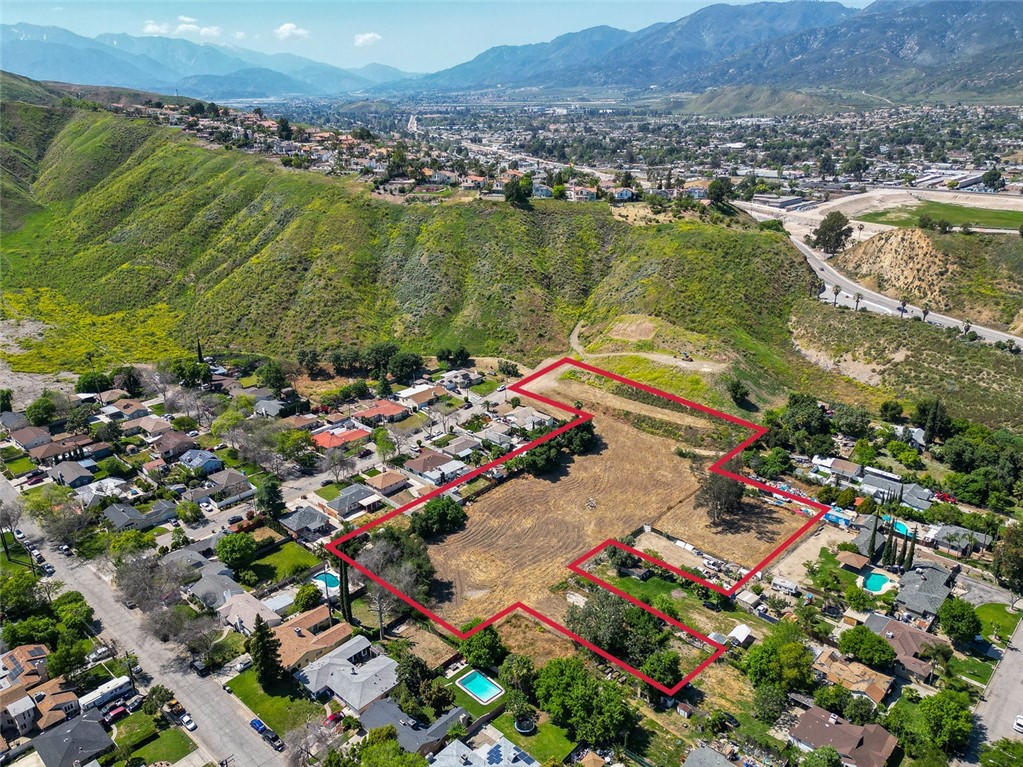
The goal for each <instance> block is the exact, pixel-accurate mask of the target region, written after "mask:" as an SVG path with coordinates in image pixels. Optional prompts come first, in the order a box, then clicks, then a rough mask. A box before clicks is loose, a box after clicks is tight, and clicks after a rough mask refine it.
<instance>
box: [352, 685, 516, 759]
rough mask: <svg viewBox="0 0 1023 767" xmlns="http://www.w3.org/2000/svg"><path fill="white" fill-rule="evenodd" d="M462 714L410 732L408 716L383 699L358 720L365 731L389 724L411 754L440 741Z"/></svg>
mask: <svg viewBox="0 0 1023 767" xmlns="http://www.w3.org/2000/svg"><path fill="white" fill-rule="evenodd" d="M463 714H465V709H463V708H459V707H457V706H456V707H455V708H453V709H451V710H450V711H448V712H447V713H446V714H442V715H441V716H440V717H438V718H437V721H435V722H434V723H433V724H431V725H430V726H429V727H417V728H415V729H413V728H412V726H411V725H410V724H409V722H410V717H409V715H408V714H406V713H405V712H404V711H402V710H401V709H400V708H399V707H398V704H397V703H395V702H394V701H393V700H391V699H390V698H384V699H383V700H378V701H377V702H376V703H374V704H373V705H372V706H370V707H369V708H367V709H366V710H365V711H364V712H363V714H362V716H360V717H359V719H360V720H361V721H362V726H363V727H364V728H365V729H366V730H375V729H377V728H378V727H386V726H387V725H389V724H393V725H394V729H395V730H397V731H398V745H399V746H401V747H402V748H403V749H405V750H406V751H410V752H411V753H413V754H414V753H418V752H419V751H420V750H421V749H423V747H424V746H428V745H430V744H433V743H437V742H438V741H440V740H441V739H442V738H443V737H444V736H445V735H447V733H448V730H450V729H451V727H452V725H454V724H455V723H456V722H457V721H459V719H460V718H461V716H462V715H463ZM520 763H521V764H535V763H536V762H532V761H530V762H526V761H523V762H520ZM490 764H492V765H501V764H503V762H502V761H494V762H491V763H490Z"/></svg>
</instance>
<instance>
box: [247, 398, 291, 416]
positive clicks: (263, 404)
mask: <svg viewBox="0 0 1023 767" xmlns="http://www.w3.org/2000/svg"><path fill="white" fill-rule="evenodd" d="M287 407H288V405H287V403H285V402H282V401H281V400H279V399H274V398H269V399H261V400H260V401H259V402H257V403H256V404H255V405H254V406H253V408H252V412H253V413H255V414H256V415H261V416H263V417H264V418H280V417H281V414H282V413H283V412H284V411H285V410H286V409H287Z"/></svg>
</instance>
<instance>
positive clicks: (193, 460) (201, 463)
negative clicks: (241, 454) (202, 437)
mask: <svg viewBox="0 0 1023 767" xmlns="http://www.w3.org/2000/svg"><path fill="white" fill-rule="evenodd" d="M178 463H180V464H181V465H182V466H184V467H185V468H186V469H188V470H189V471H195V472H199V473H200V474H212V473H213V472H215V471H220V470H221V469H223V468H224V462H223V461H222V460H220V459H219V458H218V457H217V456H216V455H214V454H213V453H211V452H210V451H209V450H188V451H186V452H184V453H182V455H181V458H179V459H178Z"/></svg>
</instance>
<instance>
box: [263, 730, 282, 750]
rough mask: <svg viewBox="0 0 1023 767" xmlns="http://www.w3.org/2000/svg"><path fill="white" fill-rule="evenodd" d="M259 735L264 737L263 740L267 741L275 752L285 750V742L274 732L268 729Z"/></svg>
mask: <svg viewBox="0 0 1023 767" xmlns="http://www.w3.org/2000/svg"><path fill="white" fill-rule="evenodd" d="M259 734H260V735H262V736H263V740H265V741H266V742H267V743H269V744H270V745H271V746H272V747H273V750H274V751H283V750H284V741H283V740H281V739H280V738H279V737H278V736H277V733H276V732H274V731H273V730H271V729H269V728H267V729H265V730H263V731H262V732H261V733H259Z"/></svg>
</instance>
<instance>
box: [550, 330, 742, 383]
mask: <svg viewBox="0 0 1023 767" xmlns="http://www.w3.org/2000/svg"><path fill="white" fill-rule="evenodd" d="M581 329H582V322H577V323H576V325H575V327H574V328H572V335H570V336H569V337H568V344H569V346H570V347H571V348H572V351H574V352H575V353H576V354H578V355H579V357H580V358H582V359H583V360H584V361H585V360H597V359H604V358H607V357H642V358H643V359H645V360H650V361H651V362H656V363H657V364H659V365H667V366H668V367H675V368H678V369H679V370H683V371H685V372H687V373H720V372H721V371H722V370H724V369H725V368H726V367H727V366H726V365H725V363H723V362H714V361H712V360H698V359H693V360H692V361H689V362H687V361H686V360H683V359H680V358H679V357H673V356H671V355H670V354H658V353H657V352H602V353H600V354H590V353H589V352H587V351H586V350H585V349H583V346H582V344H581V343H580V342H579V331H580V330H581Z"/></svg>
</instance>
